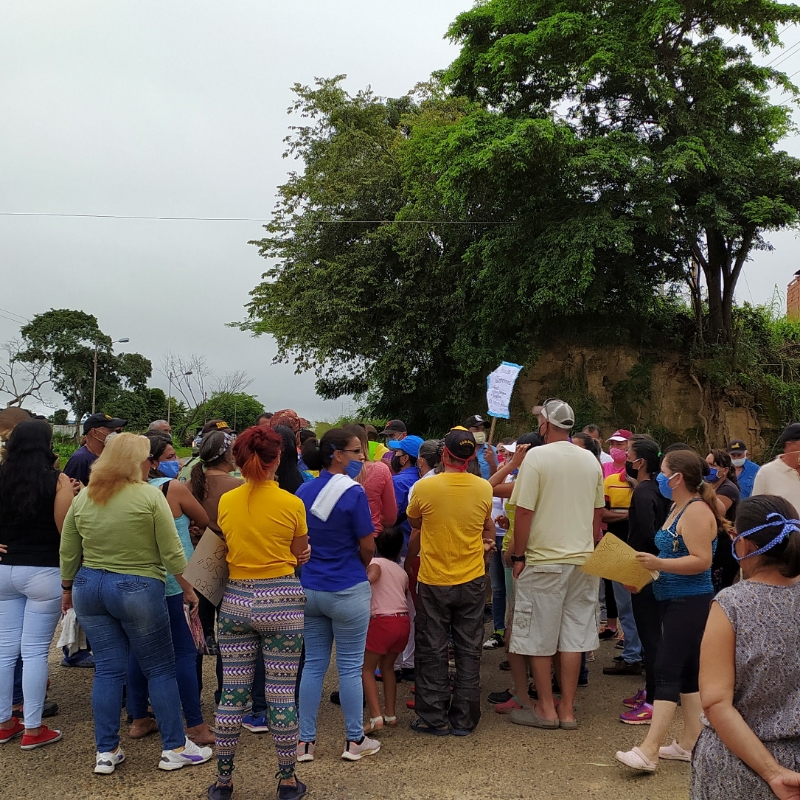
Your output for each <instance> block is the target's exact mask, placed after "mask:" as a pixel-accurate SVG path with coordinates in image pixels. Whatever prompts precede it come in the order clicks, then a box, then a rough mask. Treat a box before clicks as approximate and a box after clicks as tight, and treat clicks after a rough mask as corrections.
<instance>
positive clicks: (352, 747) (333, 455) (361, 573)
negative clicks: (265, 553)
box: [296, 428, 380, 761]
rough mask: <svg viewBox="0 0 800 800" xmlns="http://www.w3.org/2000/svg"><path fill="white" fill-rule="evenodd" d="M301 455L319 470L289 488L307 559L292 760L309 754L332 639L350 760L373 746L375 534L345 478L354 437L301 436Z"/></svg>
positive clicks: (336, 432)
mask: <svg viewBox="0 0 800 800" xmlns="http://www.w3.org/2000/svg"><path fill="white" fill-rule="evenodd" d="M302 456H303V461H304V462H305V463H306V464H307V465H308V467H309V469H312V470H314V469H319V470H320V475H319V478H317V479H316V480H313V481H311V482H310V483H305V484H303V485H302V486H301V487H300V488H299V489H298V490H297V493H296V494H297V496H298V497H299V498H300V499H301V500H302V501H303V503H304V505H305V507H306V518H307V521H308V543H309V545H310V546H311V558H310V560H309V561H308V563H307V564H305V565H304V566H303V572H302V574H301V576H300V582H301V583H302V584H303V589H304V591H305V594H306V609H305V633H304V636H305V647H306V660H305V665H304V667H303V676H302V678H301V679H300V741H299V742H298V745H297V760H298V761H313V760H314V746H315V743H316V737H317V712H318V710H319V703H320V699H321V697H322V681H323V678H324V677H325V673H326V671H327V669H328V664H329V663H330V658H331V649H332V646H333V641H334V639H335V640H336V669H337V671H338V673H339V692H340V697H341V703H342V712H343V713H344V720H345V730H346V737H347V741H346V743H345V749H344V752H343V753H342V758H344V759H347V760H348V761H358V760H359V759H360V758H362V757H363V756H366V755H371V754H372V753H377V752H378V750H379V749H380V744H379V743H378V742H377V741H375V740H373V739H369V738H368V737H366V736H365V735H364V728H363V721H364V711H363V696H364V695H363V686H362V683H361V667H362V664H363V662H364V649H365V646H366V641H367V628H368V627H369V608H370V599H371V592H370V588H369V581H368V580H367V566H368V565H369V563H370V561H371V560H372V557H373V555H374V553H375V539H374V537H373V536H372V533H373V531H374V526H373V524H372V515H371V514H370V510H369V503H368V501H367V495H366V494H365V493H364V489H363V488H362V487H361V486H360V485H359V484H358V483H356V482H355V480H353V479H354V478H355V477H356V475H358V473H359V472H360V471H361V468H362V467H363V464H364V461H365V454H364V452H363V450H362V447H361V441H360V440H359V438H358V437H357V436H352V435H351V434H349V433H347V432H346V431H343V430H342V429H341V428H333V429H331V430H329V431H328V432H327V433H326V434H325V435H324V436H323V437H322V439H320V441H319V442H317V441H316V440H315V439H314V440H311V441H309V442H307V443H306V444H305V445H304V447H303V453H302Z"/></svg>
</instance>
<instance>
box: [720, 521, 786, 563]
mask: <svg viewBox="0 0 800 800" xmlns="http://www.w3.org/2000/svg"><path fill="white" fill-rule="evenodd" d="M774 517H777V519H776V520H775V521H774V522H766V523H765V524H764V525H759V526H758V527H757V528H751V529H750V530H749V531H745V532H744V533H740V534H739V535H738V536H737V537H736V538H735V539H734V540H733V541H732V542H731V549H732V550H733V557H734V558H735V559H736V560H737V561H742V560H743V559H745V558H750V557H751V556H760V555H761V554H762V553H766V552H767V550H771V549H772V548H773V547H775V545H778V544H780V543H781V542H782V541H783V540H784V539H786V538H787V537H788V536H789V534H790V533H794V532H795V531H797V532H800V520H798V519H786V517H784V516H783V514H779V513H778V512H777V511H773V512H772V513H770V514H767V519H768V520H769V519H773V518H774ZM776 525H780V526H781V531H780V533H779V534H778V535H777V536H776V537H775V538H774V539H773V540H772V541H771V542H770V543H769V544H765V545H764V546H763V547H759V548H758V550H755V551H754V552H752V553H748V554H747V555H746V556H742V557H741V558H739V556H737V555H736V542H738V541H739V539H744V538H745V537H746V536H752V535H753V534H754V533H757V532H758V531H762V530H764V528H774V527H775V526H776Z"/></svg>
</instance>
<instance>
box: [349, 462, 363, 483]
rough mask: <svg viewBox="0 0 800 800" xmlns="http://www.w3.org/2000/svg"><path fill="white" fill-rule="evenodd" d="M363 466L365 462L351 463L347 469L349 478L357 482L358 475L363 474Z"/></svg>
mask: <svg viewBox="0 0 800 800" xmlns="http://www.w3.org/2000/svg"><path fill="white" fill-rule="evenodd" d="M363 466H364V462H363V461H350V462H349V463H348V465H347V468H346V472H347V477H348V478H352V479H353V480H355V479H356V476H357V475H358V473H359V472H361V469H362V468H363Z"/></svg>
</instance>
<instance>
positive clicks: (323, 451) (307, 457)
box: [300, 428, 358, 470]
mask: <svg viewBox="0 0 800 800" xmlns="http://www.w3.org/2000/svg"><path fill="white" fill-rule="evenodd" d="M355 436H358V434H356V433H348V432H347V431H346V430H344V429H343V428H331V429H330V430H329V431H327V432H326V433H324V434H323V436H322V438H321V439H320V440H319V441H317V440H316V439H309V440H308V441H307V442H306V443H305V444H304V445H303V449H302V451H301V453H300V457H301V458H302V459H303V462H304V463H305V465H306V466H307V467H308V468H309V469H312V470H318V469H327V468H328V467H329V466H330V465H331V461H333V454H334V453H335V452H336V451H337V450H344V449H345V448H346V447H347V444H348V442H349V441H350V440H351V439H352V438H353V437H355Z"/></svg>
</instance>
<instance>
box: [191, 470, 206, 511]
mask: <svg viewBox="0 0 800 800" xmlns="http://www.w3.org/2000/svg"><path fill="white" fill-rule="evenodd" d="M189 491H190V492H191V493H192V494H193V495H194V498H195V499H196V500H197V501H198V502H200V503H202V502H203V500H205V499H206V498H207V497H208V485H207V484H206V468H205V466H204V464H203V462H202V461H198V462H197V463H196V464H195V465H194V466H193V467H192V471H191V472H190V473H189Z"/></svg>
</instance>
